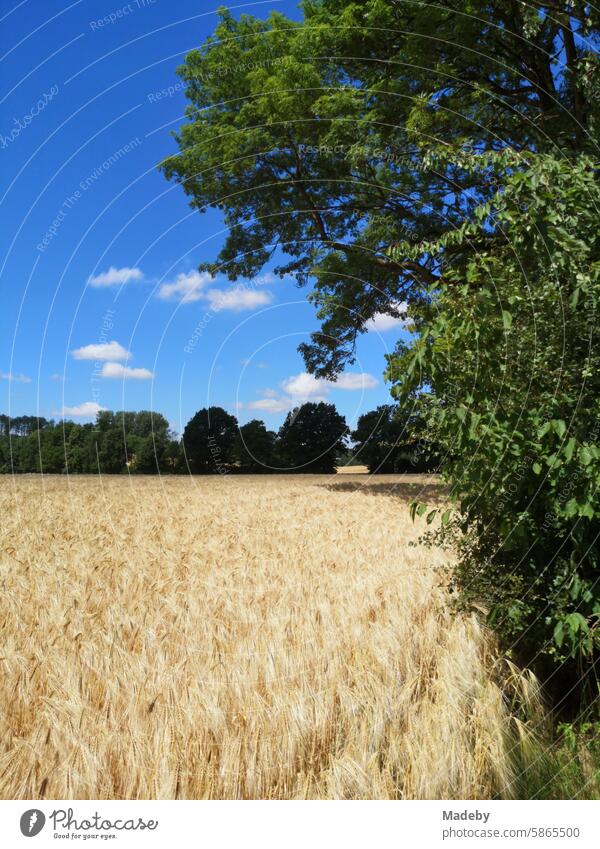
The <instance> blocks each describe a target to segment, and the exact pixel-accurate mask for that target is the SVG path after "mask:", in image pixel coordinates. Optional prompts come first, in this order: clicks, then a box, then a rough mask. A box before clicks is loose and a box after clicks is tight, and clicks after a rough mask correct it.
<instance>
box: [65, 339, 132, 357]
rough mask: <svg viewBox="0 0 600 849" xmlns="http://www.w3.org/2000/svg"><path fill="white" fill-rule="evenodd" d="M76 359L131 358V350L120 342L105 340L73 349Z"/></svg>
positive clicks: (72, 352)
mask: <svg viewBox="0 0 600 849" xmlns="http://www.w3.org/2000/svg"><path fill="white" fill-rule="evenodd" d="M71 355H72V356H73V358H74V359H76V360H129V359H131V356H132V355H131V351H128V350H127V348H124V347H123V346H122V345H120V344H119V343H118V342H114V341H113V342H104V343H100V344H98V345H84V346H83V348H76V349H75V350H74V351H71Z"/></svg>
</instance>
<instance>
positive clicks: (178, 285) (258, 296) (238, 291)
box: [157, 271, 274, 312]
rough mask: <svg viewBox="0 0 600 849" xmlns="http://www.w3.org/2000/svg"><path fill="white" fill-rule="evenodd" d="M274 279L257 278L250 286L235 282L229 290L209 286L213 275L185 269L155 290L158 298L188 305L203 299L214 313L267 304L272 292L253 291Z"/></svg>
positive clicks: (271, 297) (269, 275) (248, 308)
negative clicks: (185, 270) (175, 300)
mask: <svg viewBox="0 0 600 849" xmlns="http://www.w3.org/2000/svg"><path fill="white" fill-rule="evenodd" d="M273 279H274V277H273V275H271V274H264V275H262V277H257V278H256V279H255V280H254V281H253V282H252V285H250V284H245V283H238V284H237V285H236V286H233V287H232V288H229V289H215V288H212V289H209V288H208V286H209V284H210V283H213V282H214V281H213V278H212V277H211V276H210V274H209V273H208V272H206V271H204V272H202V273H200V272H199V271H187V272H182V273H181V274H178V275H177V277H176V278H175V280H173V281H170V282H167V283H163V284H162V286H160V288H159V290H158V295H157V297H159V298H161V300H163V301H168V300H171V299H177V300H179V302H180V303H182V304H190V303H193V302H194V301H206V302H207V303H208V304H209V306H210V309H211V310H213V312H220V311H221V310H233V311H234V312H241V311H242V310H252V309H256V308H257V307H262V306H264V305H265V304H270V303H271V301H272V300H273V295H272V294H271V292H268V291H266V290H264V289H262V290H256V288H255V286H257V285H258V286H265V285H267V284H269V283H271V282H272V280H273Z"/></svg>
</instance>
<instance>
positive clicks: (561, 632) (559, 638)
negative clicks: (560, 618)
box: [554, 622, 565, 648]
mask: <svg viewBox="0 0 600 849" xmlns="http://www.w3.org/2000/svg"><path fill="white" fill-rule="evenodd" d="M564 640H565V626H564V625H563V623H562V622H557V623H556V626H555V628H554V642H555V643H556V645H557V646H558V647H559V648H561V646H562V644H563V642H564Z"/></svg>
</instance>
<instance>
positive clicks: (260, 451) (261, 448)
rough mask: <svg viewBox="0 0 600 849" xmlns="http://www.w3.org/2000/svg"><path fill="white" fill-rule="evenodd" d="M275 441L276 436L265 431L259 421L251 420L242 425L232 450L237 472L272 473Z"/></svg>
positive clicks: (270, 431) (262, 423)
mask: <svg viewBox="0 0 600 849" xmlns="http://www.w3.org/2000/svg"><path fill="white" fill-rule="evenodd" d="M275 439H276V434H275V433H274V432H273V431H272V430H267V428H266V427H265V423H264V422H261V421H259V419H252V421H249V422H247V423H246V424H245V425H242V426H241V427H240V429H239V431H238V436H237V440H236V444H235V448H234V456H235V460H236V463H237V468H238V471H240V472H243V473H244V474H262V473H263V472H271V471H273V464H274V463H275Z"/></svg>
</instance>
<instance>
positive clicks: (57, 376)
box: [50, 371, 65, 383]
mask: <svg viewBox="0 0 600 849" xmlns="http://www.w3.org/2000/svg"><path fill="white" fill-rule="evenodd" d="M64 379H65V378H64V377H63V375H62V374H59V373H58V372H57V371H55V372H54V374H51V375H50V380H53V381H54V382H55V383H62V382H63V380H64Z"/></svg>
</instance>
